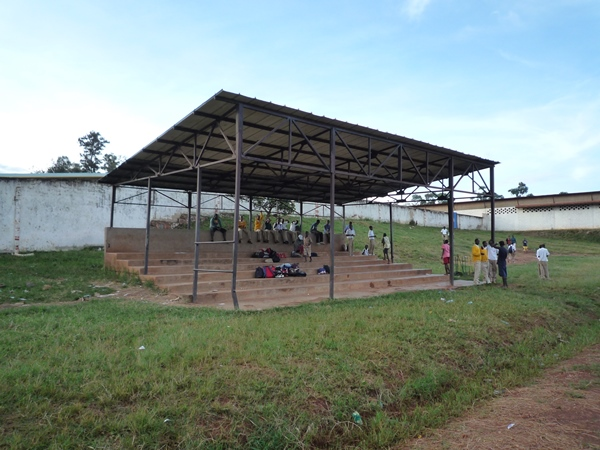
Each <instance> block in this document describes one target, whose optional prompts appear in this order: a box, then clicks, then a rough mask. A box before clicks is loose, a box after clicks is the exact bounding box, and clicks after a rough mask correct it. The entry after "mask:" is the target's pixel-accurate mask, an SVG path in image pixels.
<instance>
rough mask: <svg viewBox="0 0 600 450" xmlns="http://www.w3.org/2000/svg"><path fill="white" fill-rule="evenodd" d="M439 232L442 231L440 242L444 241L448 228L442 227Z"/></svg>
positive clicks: (446, 237)
mask: <svg viewBox="0 0 600 450" xmlns="http://www.w3.org/2000/svg"><path fill="white" fill-rule="evenodd" d="M440 233H442V242H444V241H445V240H446V239H448V228H446V227H443V228H442V229H441V230H440Z"/></svg>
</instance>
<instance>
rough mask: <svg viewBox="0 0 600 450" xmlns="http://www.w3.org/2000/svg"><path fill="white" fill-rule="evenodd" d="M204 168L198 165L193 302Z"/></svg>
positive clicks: (195, 298)
mask: <svg viewBox="0 0 600 450" xmlns="http://www.w3.org/2000/svg"><path fill="white" fill-rule="evenodd" d="M201 192H202V170H201V169H200V165H198V166H196V229H195V237H194V282H193V283H192V303H196V302H197V301H198V263H199V261H200V207H201V205H200V202H201V196H202V193H201Z"/></svg>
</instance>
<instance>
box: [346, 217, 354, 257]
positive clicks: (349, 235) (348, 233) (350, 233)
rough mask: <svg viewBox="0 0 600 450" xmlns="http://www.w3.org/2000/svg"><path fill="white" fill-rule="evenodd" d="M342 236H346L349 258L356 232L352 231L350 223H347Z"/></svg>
mask: <svg viewBox="0 0 600 450" xmlns="http://www.w3.org/2000/svg"><path fill="white" fill-rule="evenodd" d="M344 234H345V235H346V246H347V248H348V253H350V256H352V254H353V253H354V237H355V236H356V231H355V230H354V226H353V225H352V222H349V223H348V226H347V227H346V230H345V231H344Z"/></svg>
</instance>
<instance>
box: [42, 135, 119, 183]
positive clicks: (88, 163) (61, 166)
mask: <svg viewBox="0 0 600 450" xmlns="http://www.w3.org/2000/svg"><path fill="white" fill-rule="evenodd" d="M78 142H79V146H80V147H81V148H82V151H81V153H80V154H79V157H80V159H79V162H73V161H71V160H70V159H69V157H68V156H59V157H58V158H57V159H56V161H54V160H53V161H52V165H51V166H50V167H48V169H47V170H46V172H47V173H96V172H111V171H113V170H114V169H116V168H117V167H118V166H119V165H120V164H121V163H122V162H123V161H124V160H125V158H123V157H122V156H117V155H115V154H114V153H104V147H105V146H106V144H110V142H109V141H107V140H106V139H104V138H103V137H102V135H101V134H100V133H98V132H97V131H90V132H89V133H88V134H86V135H85V136H83V137H80V138H79V139H78Z"/></svg>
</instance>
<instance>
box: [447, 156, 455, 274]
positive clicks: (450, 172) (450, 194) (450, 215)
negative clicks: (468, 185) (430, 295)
mask: <svg viewBox="0 0 600 450" xmlns="http://www.w3.org/2000/svg"><path fill="white" fill-rule="evenodd" d="M448 187H449V188H450V191H449V192H448V229H449V230H450V234H449V237H450V242H449V244H450V285H451V286H454V158H450V164H449V167H448Z"/></svg>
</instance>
